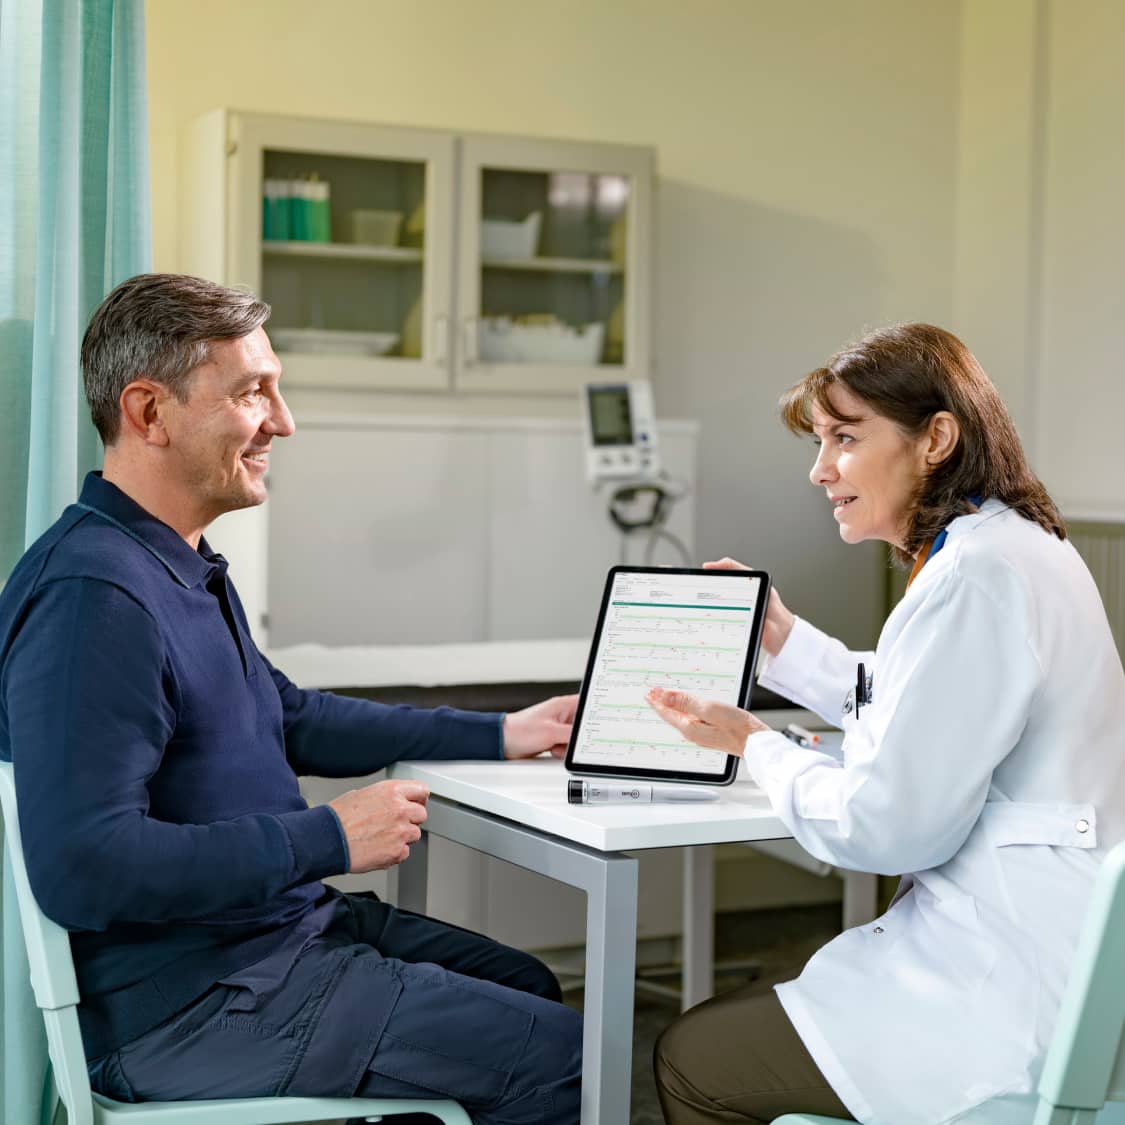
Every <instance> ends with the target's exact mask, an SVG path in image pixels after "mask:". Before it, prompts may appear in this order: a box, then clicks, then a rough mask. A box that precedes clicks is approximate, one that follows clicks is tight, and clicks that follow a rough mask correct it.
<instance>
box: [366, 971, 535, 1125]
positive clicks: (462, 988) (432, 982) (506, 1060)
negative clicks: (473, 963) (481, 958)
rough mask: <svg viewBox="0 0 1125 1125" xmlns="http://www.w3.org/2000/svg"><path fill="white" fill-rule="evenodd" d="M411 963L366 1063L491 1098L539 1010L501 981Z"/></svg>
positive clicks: (426, 1085)
mask: <svg viewBox="0 0 1125 1125" xmlns="http://www.w3.org/2000/svg"><path fill="white" fill-rule="evenodd" d="M413 968H414V971H413V972H411V973H406V974H404V975H403V978H402V984H403V989H402V992H401V993H399V996H398V999H397V1001H396V1002H395V1006H394V1009H393V1010H392V1012H391V1014H390V1018H389V1019H388V1020H387V1023H386V1026H385V1027H384V1029H383V1034H382V1035H381V1036H380V1038H379V1042H378V1044H377V1045H376V1048H375V1053H374V1055H373V1056H372V1058H371V1061H370V1062H369V1063H368V1066H367V1069H368V1070H369V1071H371V1072H372V1073H373V1074H381V1075H385V1076H386V1077H388V1078H393V1079H396V1080H397V1081H400V1082H408V1083H410V1084H411V1085H414V1086H418V1087H421V1088H422V1089H424V1090H428V1091H431V1092H433V1093H435V1094H443V1095H445V1096H447V1097H452V1098H456V1099H457V1100H459V1101H464V1102H467V1103H469V1104H474V1105H480V1106H490V1105H493V1104H494V1103H496V1102H497V1101H499V1100H500V1098H502V1097H503V1096H504V1094H505V1092H506V1091H507V1090H508V1088H509V1085H510V1084H511V1082H512V1077H513V1074H514V1072H515V1071H516V1069H517V1067H518V1066H519V1063H520V1060H521V1059H522V1058H523V1057H524V1054H525V1052H526V1049H527V1043H528V1040H529V1039H530V1037H531V1029H532V1026H533V1023H534V1016H533V1015H532V1014H531V1013H530V1012H527V1011H524V1010H523V1009H522V1008H519V1007H517V1006H515V1005H513V1004H509V1003H506V1002H505V1001H504V1000H503V999H502V998H500V997H499V996H497V995H496V992H497V991H498V990H499V986H497V985H493V984H489V983H486V982H477V981H473V980H471V979H468V978H465V977H457V976H456V974H450V973H446V972H444V971H442V970H438V971H437V973H435V974H433V975H431V974H430V973H428V972H425V971H419V970H421V968H422V967H421V966H414V967H413ZM451 978H452V979H451Z"/></svg>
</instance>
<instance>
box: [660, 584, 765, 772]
mask: <svg viewBox="0 0 1125 1125" xmlns="http://www.w3.org/2000/svg"><path fill="white" fill-rule="evenodd" d="M743 569H746V568H743ZM645 698H646V699H647V700H648V704H649V706H650V707H651V708H652V709H653V710H654V711H655V712H656V713H657V714H658V715H659V716H660V717H661V718H662V719H663V720H664V721H665V722H666V723H670V724H671V725H672V726H674V727H675V728H676V730H678V731H679V732H680V734H682V735H683V736H684V738H686V739H688V741H689V742H694V743H695V744H696V746H702V747H704V748H705V749H707V750H722V751H723V752H724V753H726V754H733V755H734V756H735V757H736V758H741V757H742V752H743V750H745V749H746V739H747V738H749V737H750V735H752V734H757V733H758V732H759V731H763V730H770V729H771V728H770V727H768V726H766V724H765V723H763V722H762V721H761V720H760V719H758V718H755V717H754V716H753V715H751V714H750V712H749V711H743V710H742V708H741V707H732V706H731V705H730V704H729V703H717V702H715V701H714V700H711V699H699V698H698V697H696V696H694V695H690V694H689V693H688V692H686V691H670V690H669V689H668V688H652V689H651V690H650V691H649V693H648V694H647V695H646V696H645Z"/></svg>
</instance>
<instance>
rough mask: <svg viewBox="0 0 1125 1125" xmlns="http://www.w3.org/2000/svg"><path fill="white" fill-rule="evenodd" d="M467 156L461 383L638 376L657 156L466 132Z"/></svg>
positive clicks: (508, 385) (522, 386)
mask: <svg viewBox="0 0 1125 1125" xmlns="http://www.w3.org/2000/svg"><path fill="white" fill-rule="evenodd" d="M464 157H465V158H464V161H463V175H462V182H463V196H464V198H463V203H462V210H461V214H462V231H461V246H462V261H461V271H460V284H461V288H460V290H459V294H458V297H459V308H460V309H461V313H460V316H461V333H460V340H459V346H460V351H459V364H458V370H457V382H458V385H459V386H462V387H465V388H468V389H492V390H520V391H526V390H531V391H535V390H542V391H551V392H557V391H566V390H571V389H573V388H574V387H576V386H579V385H581V384H582V383H583V382H586V381H588V380H590V379H597V378H607V379H622V378H629V377H642V369H643V368H645V367H647V348H646V347H645V346H644V343H643V336H644V334H645V332H646V331H647V321H646V319H645V318H644V317H643V315H642V312H643V310H644V308H645V305H646V303H647V277H645V276H644V274H646V273H647V271H646V270H644V269H643V268H642V263H643V262H644V261H646V260H647V258H646V253H647V237H644V233H642V232H647V216H648V189H649V181H650V176H651V164H650V156H649V153H648V152H647V151H646V150H636V149H618V148H616V147H612V148H611V147H609V146H596V145H572V144H570V143H567V142H536V141H522V140H519V139H508V138H469V139H468V140H467V141H466V142H465V151H464ZM642 244H643V245H642ZM644 374H647V371H645V372H644Z"/></svg>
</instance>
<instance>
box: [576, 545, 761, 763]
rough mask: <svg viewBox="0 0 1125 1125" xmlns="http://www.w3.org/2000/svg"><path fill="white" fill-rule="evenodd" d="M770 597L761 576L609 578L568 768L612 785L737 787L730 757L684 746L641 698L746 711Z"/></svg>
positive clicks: (635, 570) (648, 572)
mask: <svg viewBox="0 0 1125 1125" xmlns="http://www.w3.org/2000/svg"><path fill="white" fill-rule="evenodd" d="M768 596H769V576H768V575H767V574H765V573H764V572H763V571H745V570H743V571H730V570H672V569H668V568H663V567H615V568H614V569H613V570H611V571H610V574H609V578H608V580H607V583H606V591H605V596H604V597H603V600H602V607H601V613H600V615H599V617H598V627H597V630H596V632H595V635H594V642H593V645H592V647H591V651H590V661H589V664H588V666H587V669H586V678H585V679H584V680H583V683H582V694H581V697H580V699H579V705H578V712H577V715H576V718H575V724H574V731H573V734H572V736H571V742H570V746H569V748H568V750H567V757H566V765H567V768H568V769H570V770H572V771H573V772H576V773H591V774H612V775H615V776H618V777H652V778H657V779H661V780H663V779H668V780H687V781H710V782H717V783H723V782H727V781H730V780H733V778H734V774H735V772H736V769H737V766H738V760H737V759H736V758H733V757H731V756H730V755H728V754H724V753H722V752H721V751H719V750H703V749H701V748H700V747H698V746H696V745H694V743H691V742H689V741H688V740H687V739H686V738H684V737H683V736H682V735H681V734H680V733H679V732H678V731H677V730H676V729H675V728H674V727H671V726H669V725H668V724H667V723H665V722H664V721H663V720H662V719H661V718H660V717H659V716H658V715H657V714H656V712H655V711H653V710H652V708H651V707H649V705H648V704H647V703H646V702H645V693H646V692H647V691H648V689H649V688H651V687H670V688H681V689H683V690H684V691H689V692H692V693H693V694H694V695H698V696H701V697H703V698H705V699H717V700H721V701H723V702H725V703H732V704H735V705H736V706H741V705H742V704H744V703H745V701H746V700H747V699H748V697H749V690H750V678H751V675H752V674H753V670H754V661H755V659H756V657H757V652H758V644H759V641H760V638H761V628H762V621H763V619H764V616H765V604H766V598H767V597H768Z"/></svg>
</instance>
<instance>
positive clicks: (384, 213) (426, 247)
mask: <svg viewBox="0 0 1125 1125" xmlns="http://www.w3.org/2000/svg"><path fill="white" fill-rule="evenodd" d="M242 132H243V135H242V136H241V137H240V140H239V147H240V148H241V149H242V150H243V151H242V156H243V160H242V167H243V169H244V174H243V177H242V182H241V184H240V185H239V190H238V194H239V198H240V203H241V205H242V206H243V207H244V208H245V209H246V210H250V209H251V208H253V209H254V211H255V214H254V218H253V222H252V223H250V222H246V223H244V224H243V226H242V229H243V231H244V237H243V239H242V243H243V245H242V248H241V251H242V252H241V255H240V257H241V258H242V265H243V268H244V269H245V268H247V267H249V269H250V270H251V271H252V272H253V273H254V274H255V275H256V281H255V282H251V284H253V285H254V288H255V289H256V290H257V292H259V293H260V294H261V296H262V298H263V299H264V300H266V301H268V302H269V303H270V305H271V306H272V307H273V314H272V316H271V318H270V322H269V324H268V326H267V331H268V332H269V335H270V339H271V341H272V343H273V346H274V349H275V350H276V351H277V353H278V355H279V356H280V357H281V359H282V363H283V364H284V366H285V371H286V379H287V380H288V381H289V382H290V383H291V384H296V385H315V386H339V387H389V386H395V387H404V388H416V387H426V386H447V385H448V381H449V378H448V366H447V349H446V339H447V336H448V324H449V303H448V301H449V288H450V285H449V276H448V260H449V257H448V255H449V247H450V245H451V243H450V240H449V236H448V222H447V216H448V212H449V209H450V208H451V200H452V197H451V194H450V192H451V186H450V173H451V159H450V158H449V155H450V153H451V146H452V142H451V141H445V142H444V143H440V142H439V143H438V144H437V146H436V149H435V141H434V139H433V138H432V137H431V136H428V135H426V134H421V135H420V138H419V139H418V140H415V141H414V142H413V143H412V141H411V139H410V137H411V134H410V132H409V131H403V132H405V134H406V135H405V137H404V136H403V135H401V133H400V131H397V130H383V129H371V128H366V127H362V126H348V125H341V124H338V123H335V124H326V123H311V122H294V121H288V122H287V121H284V120H282V119H277V120H276V121H272V122H271V121H268V120H265V119H248V121H247V122H244V123H243V131H242ZM306 133H307V134H308V135H304V134H306ZM247 134H249V135H247ZM442 180H444V181H445V183H444V184H442V183H441V182H440V181H442ZM443 241H444V243H445V246H444V247H442V246H440V243H441V242H443ZM435 244H439V245H435Z"/></svg>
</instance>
